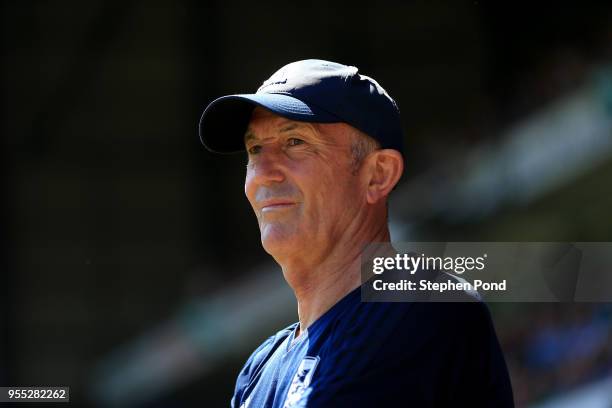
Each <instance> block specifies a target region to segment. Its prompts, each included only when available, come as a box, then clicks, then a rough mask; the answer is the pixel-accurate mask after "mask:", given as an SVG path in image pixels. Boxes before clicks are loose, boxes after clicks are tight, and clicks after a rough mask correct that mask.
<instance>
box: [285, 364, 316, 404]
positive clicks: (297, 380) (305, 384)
mask: <svg viewBox="0 0 612 408" xmlns="http://www.w3.org/2000/svg"><path fill="white" fill-rule="evenodd" d="M318 363H319V357H318V356H317V357H304V359H303V360H302V362H301V363H300V366H299V367H298V369H297V372H296V373H295V376H293V380H292V381H291V385H290V386H289V392H287V398H286V399H285V405H283V408H297V407H302V406H305V404H304V403H305V401H306V399H307V397H308V395H309V394H310V391H311V389H310V388H309V385H310V381H311V380H312V376H313V375H314V372H315V369H316V368H317V364H318Z"/></svg>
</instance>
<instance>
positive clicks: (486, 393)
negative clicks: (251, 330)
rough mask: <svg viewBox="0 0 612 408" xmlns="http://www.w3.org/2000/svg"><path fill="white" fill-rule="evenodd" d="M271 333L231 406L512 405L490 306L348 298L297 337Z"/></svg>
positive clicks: (243, 376)
mask: <svg viewBox="0 0 612 408" xmlns="http://www.w3.org/2000/svg"><path fill="white" fill-rule="evenodd" d="M297 327H298V323H294V324H292V325H290V326H289V327H286V328H285V329H283V330H281V331H279V332H278V333H276V334H275V335H274V336H271V337H269V338H268V339H267V340H266V341H265V342H264V343H263V344H261V345H260V346H259V347H258V348H257V349H256V350H255V351H254V352H253V354H252V355H251V356H250V357H249V359H248V360H247V362H246V364H245V365H244V367H243V368H242V370H241V372H240V374H239V375H238V379H237V382H236V388H235V392H234V396H233V398H232V401H231V404H232V407H233V408H264V407H265V408H289V407H308V408H320V407H330V408H332V407H333V408H338V407H378V406H384V407H391V406H392V407H398V406H399V407H403V406H406V407H408V406H410V407H450V406H467V407H512V406H514V405H513V398H512V388H511V385H510V380H509V376H508V371H507V368H506V364H505V361H504V358H503V354H502V352H501V349H500V346H499V343H498V341H497V337H496V335H495V330H494V328H493V324H492V321H491V317H490V315H489V311H488V308H487V307H486V305H485V304H484V303H482V302H480V301H475V302H465V303H450V302H412V303H391V302H381V303H374V302H373V303H368V302H361V297H360V288H357V289H355V290H353V291H352V292H351V293H349V294H348V295H346V296H345V297H344V298H342V299H341V300H340V301H339V302H338V303H336V304H335V305H334V306H333V307H332V308H331V309H329V310H328V311H327V312H326V313H325V314H323V315H322V316H321V317H320V318H319V319H317V320H316V321H315V322H314V323H312V324H311V325H310V327H308V329H307V330H306V331H305V332H303V333H301V335H300V336H298V337H297V339H295V341H294V334H295V330H296V328H297Z"/></svg>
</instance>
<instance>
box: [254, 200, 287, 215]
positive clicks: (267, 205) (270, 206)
mask: <svg viewBox="0 0 612 408" xmlns="http://www.w3.org/2000/svg"><path fill="white" fill-rule="evenodd" d="M293 205H295V202H294V201H289V200H273V201H266V202H264V203H262V205H261V211H262V212H266V211H274V210H282V209H285V208H288V207H291V206H293Z"/></svg>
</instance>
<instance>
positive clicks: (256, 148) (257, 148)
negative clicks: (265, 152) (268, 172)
mask: <svg viewBox="0 0 612 408" xmlns="http://www.w3.org/2000/svg"><path fill="white" fill-rule="evenodd" d="M260 150H261V146H259V145H255V146H251V147H249V149H248V152H249V154H257V153H259V151H260Z"/></svg>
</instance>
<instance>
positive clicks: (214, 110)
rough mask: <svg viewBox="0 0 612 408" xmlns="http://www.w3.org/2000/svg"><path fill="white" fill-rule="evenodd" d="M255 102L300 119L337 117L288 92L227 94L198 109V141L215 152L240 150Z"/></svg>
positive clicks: (330, 120)
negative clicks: (200, 115) (200, 113)
mask: <svg viewBox="0 0 612 408" xmlns="http://www.w3.org/2000/svg"><path fill="white" fill-rule="evenodd" d="M256 106H261V107H263V108H266V109H268V110H270V111H272V112H274V113H276V114H278V115H280V116H283V117H285V118H287V119H291V120H296V121H300V122H319V123H334V122H340V121H341V120H340V119H338V118H337V117H335V116H334V115H332V114H330V113H328V112H326V111H323V110H321V109H319V108H317V107H316V106H313V105H311V104H307V103H305V102H303V101H301V100H299V99H297V98H294V97H292V96H289V95H284V94H242V95H228V96H222V97H220V98H217V99H215V100H214V101H212V102H211V103H210V104H209V105H208V106H207V107H206V109H205V110H204V113H202V117H201V118H200V125H199V132H200V140H201V141H202V144H203V145H204V146H205V147H206V148H207V149H208V150H210V151H211V152H215V153H235V152H239V151H243V150H244V134H245V132H246V129H247V126H248V125H249V121H250V118H251V113H252V112H253V109H254V108H255V107H256Z"/></svg>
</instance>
